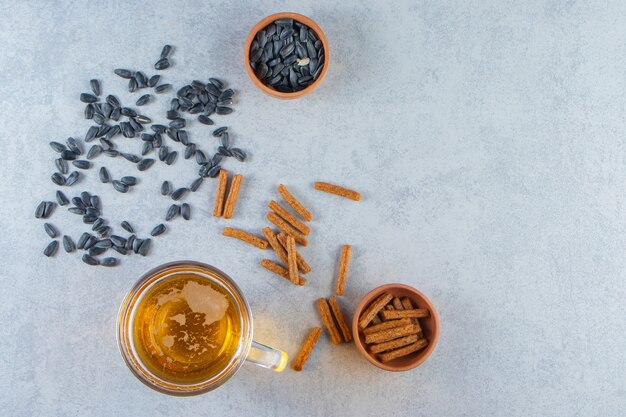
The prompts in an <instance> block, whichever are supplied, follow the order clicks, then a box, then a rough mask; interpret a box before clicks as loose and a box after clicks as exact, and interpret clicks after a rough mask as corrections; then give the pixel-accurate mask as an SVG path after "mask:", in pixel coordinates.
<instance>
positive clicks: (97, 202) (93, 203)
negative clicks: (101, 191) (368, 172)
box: [90, 195, 101, 210]
mask: <svg viewBox="0 0 626 417" xmlns="http://www.w3.org/2000/svg"><path fill="white" fill-rule="evenodd" d="M90 203H91V207H93V208H95V209H96V210H100V204H101V203H100V197H98V196H97V195H92V196H91V199H90Z"/></svg>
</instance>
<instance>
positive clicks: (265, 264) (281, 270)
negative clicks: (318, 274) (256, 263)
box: [261, 259, 306, 285]
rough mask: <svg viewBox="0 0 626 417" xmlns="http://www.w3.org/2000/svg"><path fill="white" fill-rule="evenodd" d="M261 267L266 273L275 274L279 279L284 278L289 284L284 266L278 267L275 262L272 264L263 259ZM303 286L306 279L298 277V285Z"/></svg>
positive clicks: (287, 272) (287, 273)
mask: <svg viewBox="0 0 626 417" xmlns="http://www.w3.org/2000/svg"><path fill="white" fill-rule="evenodd" d="M261 266H262V267H263V268H265V269H267V270H268V271H271V272H273V273H275V274H276V275H280V276H281V277H283V278H285V279H286V280H287V281H290V282H291V280H290V279H289V271H288V270H287V268H285V267H284V266H282V265H279V264H277V263H276V262H272V261H270V260H269V259H263V260H262V261H261ZM304 284H306V278H302V277H300V282H299V283H298V285H304Z"/></svg>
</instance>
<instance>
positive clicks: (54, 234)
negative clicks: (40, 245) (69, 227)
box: [43, 223, 59, 239]
mask: <svg viewBox="0 0 626 417" xmlns="http://www.w3.org/2000/svg"><path fill="white" fill-rule="evenodd" d="M43 228H44V230H45V231H46V233H47V234H48V236H50V237H51V238H52V239H54V238H55V237H57V236H58V235H59V231H58V230H57V229H56V227H54V226H53V225H51V224H50V223H44V224H43Z"/></svg>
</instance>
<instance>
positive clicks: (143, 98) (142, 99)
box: [135, 94, 152, 106]
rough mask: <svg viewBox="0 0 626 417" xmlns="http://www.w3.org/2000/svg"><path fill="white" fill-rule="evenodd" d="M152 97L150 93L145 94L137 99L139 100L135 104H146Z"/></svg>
mask: <svg viewBox="0 0 626 417" xmlns="http://www.w3.org/2000/svg"><path fill="white" fill-rule="evenodd" d="M150 97H152V96H151V95H150V94H144V95H143V96H141V97H139V98H138V99H137V102H136V103H135V104H136V105H137V106H143V105H144V104H148V102H149V101H150Z"/></svg>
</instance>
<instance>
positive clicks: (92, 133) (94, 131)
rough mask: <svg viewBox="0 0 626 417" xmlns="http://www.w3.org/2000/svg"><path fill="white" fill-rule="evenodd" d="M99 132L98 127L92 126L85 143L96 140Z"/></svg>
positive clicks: (86, 135)
mask: <svg viewBox="0 0 626 417" xmlns="http://www.w3.org/2000/svg"><path fill="white" fill-rule="evenodd" d="M98 130H100V128H99V127H98V126H91V127H90V128H89V129H88V130H87V133H86V134H85V142H91V141H92V140H93V139H95V137H96V134H97V133H98Z"/></svg>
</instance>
